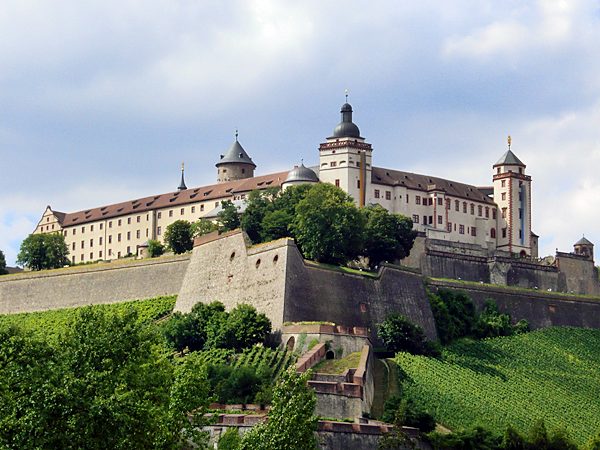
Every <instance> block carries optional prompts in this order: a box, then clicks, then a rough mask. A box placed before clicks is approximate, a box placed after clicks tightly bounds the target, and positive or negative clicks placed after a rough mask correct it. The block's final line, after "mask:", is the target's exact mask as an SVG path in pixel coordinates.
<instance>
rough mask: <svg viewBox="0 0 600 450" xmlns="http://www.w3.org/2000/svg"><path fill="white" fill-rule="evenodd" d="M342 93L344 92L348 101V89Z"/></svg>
mask: <svg viewBox="0 0 600 450" xmlns="http://www.w3.org/2000/svg"><path fill="white" fill-rule="evenodd" d="M344 94H346V103H348V89H346V90H345V91H344Z"/></svg>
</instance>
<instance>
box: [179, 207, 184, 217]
mask: <svg viewBox="0 0 600 450" xmlns="http://www.w3.org/2000/svg"><path fill="white" fill-rule="evenodd" d="M184 212H185V208H181V211H179V215H180V216H183V213H184Z"/></svg>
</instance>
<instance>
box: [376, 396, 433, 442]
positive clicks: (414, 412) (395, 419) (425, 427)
mask: <svg viewBox="0 0 600 450" xmlns="http://www.w3.org/2000/svg"><path fill="white" fill-rule="evenodd" d="M381 420H382V421H384V422H387V423H393V424H395V425H398V426H401V425H406V426H408V427H414V428H418V429H419V430H421V431H422V432H424V433H429V432H430V431H433V430H434V429H435V425H436V423H435V419H434V418H433V416H432V415H431V414H429V413H428V412H427V411H425V410H424V409H422V408H420V407H419V406H418V405H417V404H416V403H415V402H414V401H412V399H405V398H402V397H401V396H400V395H394V396H392V397H390V398H388V399H387V400H386V402H385V404H384V407H383V415H382V416H381Z"/></svg>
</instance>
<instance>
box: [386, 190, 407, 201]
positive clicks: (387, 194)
mask: <svg viewBox="0 0 600 450" xmlns="http://www.w3.org/2000/svg"><path fill="white" fill-rule="evenodd" d="M385 199H386V200H391V199H392V192H391V191H385ZM406 201H408V195H407V196H406Z"/></svg>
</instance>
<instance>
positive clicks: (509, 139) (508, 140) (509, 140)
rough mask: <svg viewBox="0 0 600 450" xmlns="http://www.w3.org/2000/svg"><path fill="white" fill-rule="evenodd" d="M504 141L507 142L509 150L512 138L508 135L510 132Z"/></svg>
mask: <svg viewBox="0 0 600 450" xmlns="http://www.w3.org/2000/svg"><path fill="white" fill-rule="evenodd" d="M506 141H507V142H508V149H509V150H510V145H511V144H512V138H511V137H510V134H509V135H508V139H507V140H506Z"/></svg>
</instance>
